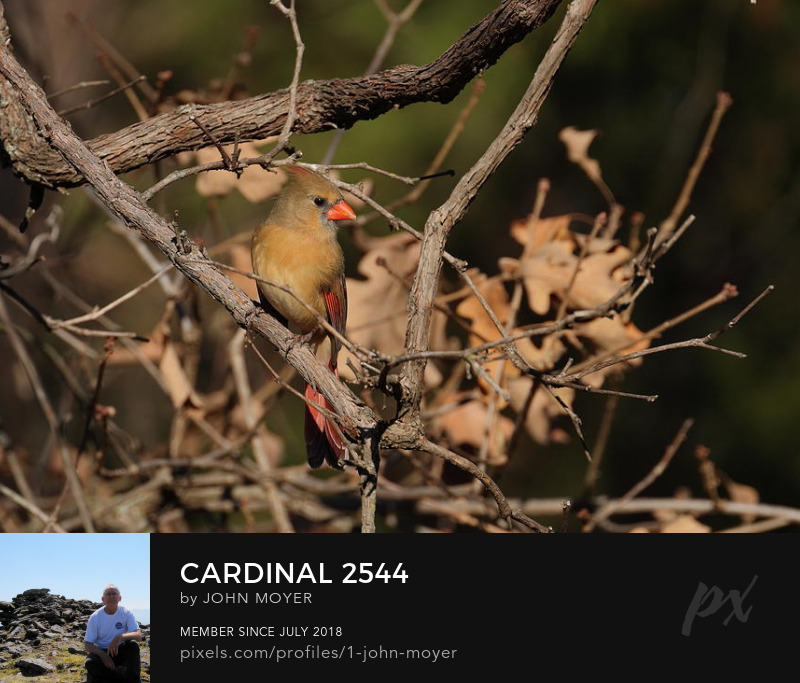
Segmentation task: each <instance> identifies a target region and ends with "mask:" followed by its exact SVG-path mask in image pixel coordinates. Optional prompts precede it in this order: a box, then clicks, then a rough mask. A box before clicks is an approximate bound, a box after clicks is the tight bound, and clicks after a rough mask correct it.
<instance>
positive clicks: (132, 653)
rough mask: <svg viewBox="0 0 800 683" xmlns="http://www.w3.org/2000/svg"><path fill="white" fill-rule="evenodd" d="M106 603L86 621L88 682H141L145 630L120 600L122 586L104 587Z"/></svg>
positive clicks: (104, 601) (110, 585) (111, 585)
mask: <svg viewBox="0 0 800 683" xmlns="http://www.w3.org/2000/svg"><path fill="white" fill-rule="evenodd" d="M102 600H103V604H104V605H105V606H104V607H102V608H100V609H99V610H97V611H96V612H95V613H94V614H92V616H91V617H89V623H88V624H87V625H86V637H85V638H84V641H85V642H84V643H83V646H84V649H85V650H86V652H88V653H89V656H88V657H87V658H86V662H85V663H84V666H85V667H86V671H87V679H86V680H87V683H99V682H100V681H128V682H129V683H139V682H140V676H141V672H140V669H141V664H140V660H139V644H138V643H137V642H136V641H137V640H141V639H142V632H141V630H140V629H139V624H137V623H136V619H135V618H134V616H133V613H132V612H131V611H130V610H129V609H128V608H127V607H123V606H122V605H120V604H119V602H120V600H122V596H121V595H120V592H119V588H117V587H116V586H115V585H114V584H111V583H110V584H108V585H107V586H106V587H105V588H104V589H103V597H102Z"/></svg>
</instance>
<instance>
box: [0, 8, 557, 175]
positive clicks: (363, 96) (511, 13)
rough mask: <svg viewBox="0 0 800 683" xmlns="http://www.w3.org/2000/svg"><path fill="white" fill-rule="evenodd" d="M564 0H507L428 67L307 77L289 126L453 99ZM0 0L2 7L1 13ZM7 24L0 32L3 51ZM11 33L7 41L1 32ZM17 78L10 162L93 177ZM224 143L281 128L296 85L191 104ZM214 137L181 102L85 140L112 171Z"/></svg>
mask: <svg viewBox="0 0 800 683" xmlns="http://www.w3.org/2000/svg"><path fill="white" fill-rule="evenodd" d="M560 3H561V0H504V2H502V3H501V4H500V6H499V7H498V8H497V9H495V10H494V11H493V12H492V13H491V14H489V15H487V16H486V17H485V18H484V19H483V20H482V21H480V22H479V23H477V24H476V25H475V26H473V27H472V28H470V29H469V30H468V31H467V32H466V33H465V34H464V35H463V36H462V37H461V39H460V40H458V41H457V42H456V43H454V44H453V45H452V46H451V47H450V48H449V49H448V50H447V51H445V52H444V53H443V54H442V55H441V56H439V57H438V58H437V59H435V60H434V61H432V62H431V63H430V64H426V65H424V66H411V65H400V66H395V67H392V68H390V69H385V70H383V71H380V72H379V73H377V74H373V75H367V76H359V77H355V78H347V79H333V80H326V81H307V82H305V83H302V84H300V85H299V86H298V88H297V102H296V105H297V106H296V109H297V120H296V122H295V124H294V126H293V127H292V132H294V133H298V134H304V133H318V132H322V131H327V130H330V129H331V128H350V127H351V126H352V125H353V124H354V123H356V122H357V121H363V120H368V119H374V118H377V117H378V116H381V115H382V114H385V113H386V112H388V111H390V110H392V109H396V108H401V107H406V106H408V105H410V104H414V103H417V102H441V103H446V102H450V101H451V100H452V99H453V98H455V97H456V95H458V94H459V93H460V92H461V90H462V89H463V88H464V87H465V86H466V85H467V84H468V83H469V82H470V81H471V80H472V79H473V78H474V77H475V75H476V74H478V73H480V72H481V71H483V70H485V69H487V68H489V67H490V66H492V65H493V64H494V63H495V62H496V61H497V60H498V59H499V58H500V57H501V56H502V55H503V53H504V52H505V51H506V50H507V49H508V48H509V47H511V46H512V45H514V44H515V43H517V42H519V41H520V40H522V39H523V38H524V37H525V36H526V35H527V34H528V33H530V32H531V31H532V30H534V29H535V28H537V27H539V26H541V25H542V24H543V23H545V22H546V21H547V20H548V19H549V18H550V17H551V16H552V14H553V12H555V10H556V8H557V7H558V5H559V4H560ZM1 9H2V6H0V11H1ZM7 36H8V31H7V30H6V31H5V32H4V33H3V34H0V41H2V46H1V47H0V49H2V52H3V54H4V55H5V54H6V53H7V52H8V51H9V47H10V40H9V39H7ZM4 37H5V39H4ZM14 90H15V88H14V85H13V83H11V82H9V80H8V79H6V78H4V79H0V100H3V101H4V102H5V103H6V105H5V106H3V107H2V108H0V140H2V142H3V147H4V151H3V152H2V153H1V154H0V156H2V157H3V158H2V161H3V163H5V164H6V165H11V166H12V167H13V169H14V171H15V172H16V173H17V175H19V176H21V177H22V178H24V179H25V180H26V181H27V182H29V183H38V184H40V185H44V186H45V187H49V188H55V187H66V186H73V185H78V184H82V183H84V182H86V181H87V179H86V178H85V177H84V176H83V175H82V174H81V173H80V172H79V171H78V170H77V169H76V168H75V167H74V166H73V165H71V164H69V163H67V161H66V160H65V159H64V158H63V157H62V156H61V155H60V154H59V153H58V152H56V151H55V150H54V149H53V148H52V147H51V146H50V145H49V144H48V142H47V139H46V136H45V138H42V137H40V136H38V135H36V134H35V131H34V130H32V129H31V127H30V121H29V117H28V114H27V112H26V111H25V109H24V107H22V106H20V103H18V102H17V101H16V98H15V97H14ZM190 106H193V107H194V108H195V112H196V116H197V117H199V118H202V120H203V123H204V124H205V125H206V126H207V127H208V129H209V130H210V131H211V133H212V134H213V136H214V138H216V139H217V140H218V141H219V142H220V143H221V144H229V143H233V142H236V141H239V142H244V141H246V140H255V139H262V138H265V137H269V136H270V135H278V134H280V133H281V131H282V129H283V127H284V125H285V124H286V121H287V117H288V116H289V115H290V109H291V107H290V90H289V89H284V90H279V91H277V92H273V93H268V94H264V95H259V96H257V97H251V98H249V99H246V100H239V101H235V102H222V103H218V104H210V105H190ZM207 144H208V140H207V137H206V135H205V134H204V133H203V132H202V131H200V130H198V129H197V127H196V126H195V125H194V124H193V123H192V122H191V121H190V120H189V119H188V118H187V116H186V111H185V108H184V107H178V108H177V109H176V110H175V111H173V112H169V113H166V114H161V115H159V116H155V117H153V118H151V119H148V120H147V121H142V122H139V123H135V124H133V125H131V126H128V127H127V128H123V129H122V130H120V131H117V132H115V133H110V134H108V135H102V136H100V137H98V138H95V139H94V140H91V141H89V142H88V143H87V146H88V147H89V149H91V151H92V152H94V154H96V155H97V156H98V157H100V158H101V159H102V160H103V161H105V162H106V163H107V164H108V167H109V168H110V169H111V170H112V171H113V172H115V173H124V172H126V171H131V170H133V169H135V168H139V167H140V166H144V165H146V164H151V163H153V162H155V161H158V160H159V159H164V158H166V157H169V156H172V155H174V154H177V153H178V152H182V151H186V150H194V149H199V148H200V147H204V146H206V145H207Z"/></svg>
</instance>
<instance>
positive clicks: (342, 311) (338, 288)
mask: <svg viewBox="0 0 800 683" xmlns="http://www.w3.org/2000/svg"><path fill="white" fill-rule="evenodd" d="M323 298H324V299H325V310H326V311H327V313H328V321H329V322H330V324H331V325H333V329H335V330H336V331H337V332H338V333H339V334H342V335H343V334H344V331H345V328H346V327H347V288H346V286H345V282H344V275H342V276H341V277H340V278H339V279H338V280H337V281H336V282H335V283H334V284H333V286H331V288H330V289H329V290H328V291H327V292H324V293H323ZM340 348H341V342H340V341H339V340H338V339H334V340H333V349H334V353H333V358H334V359H335V358H336V355H337V354H338V353H339V349H340Z"/></svg>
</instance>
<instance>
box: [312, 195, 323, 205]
mask: <svg viewBox="0 0 800 683" xmlns="http://www.w3.org/2000/svg"><path fill="white" fill-rule="evenodd" d="M314 204H316V205H317V206H325V200H324V199H323V198H322V197H314Z"/></svg>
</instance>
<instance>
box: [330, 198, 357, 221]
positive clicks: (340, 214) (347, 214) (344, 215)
mask: <svg viewBox="0 0 800 683" xmlns="http://www.w3.org/2000/svg"><path fill="white" fill-rule="evenodd" d="M328 218H329V219H330V220H332V221H354V220H355V219H356V212H355V211H353V209H351V208H350V205H349V204H348V203H347V202H346V201H345V200H344V199H342V200H341V201H339V202H336V204H334V205H333V206H332V207H331V208H330V210H329V211H328Z"/></svg>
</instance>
